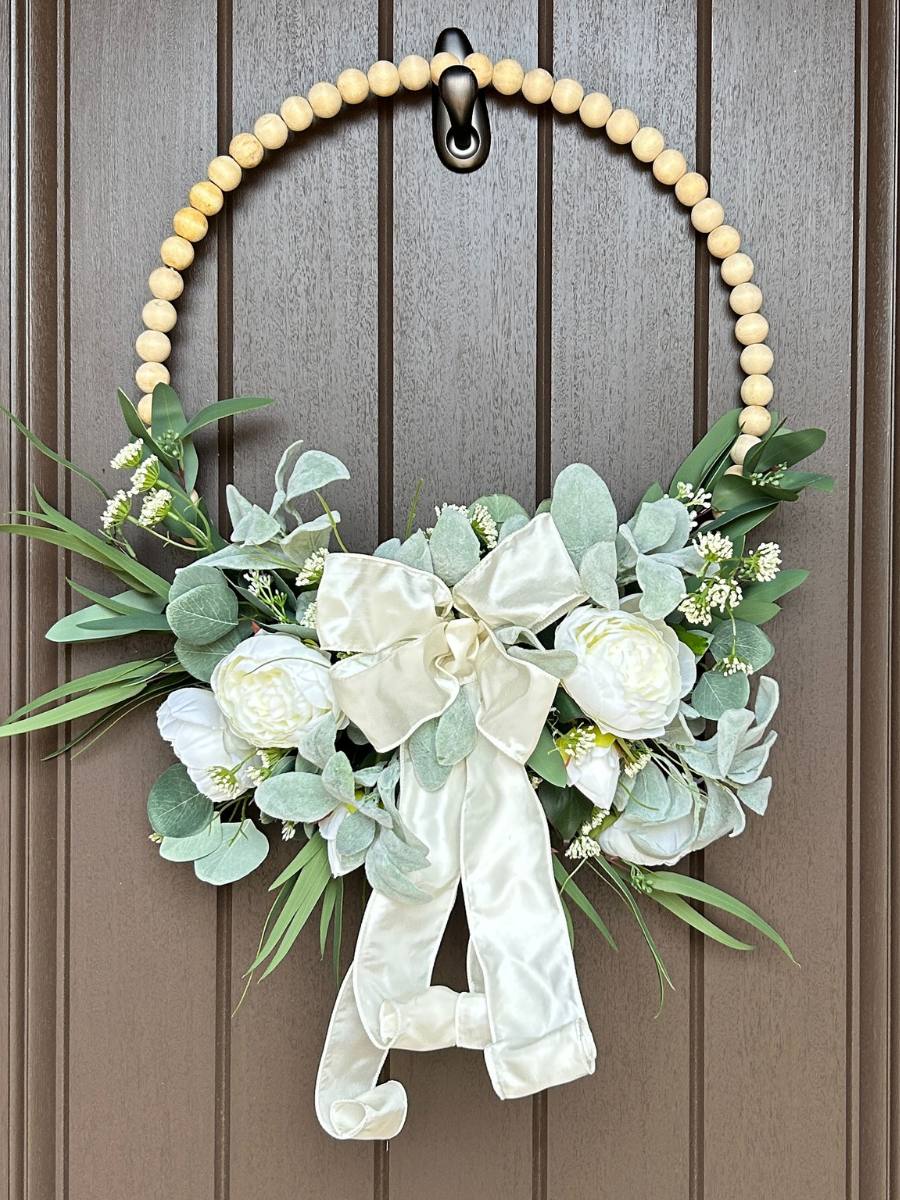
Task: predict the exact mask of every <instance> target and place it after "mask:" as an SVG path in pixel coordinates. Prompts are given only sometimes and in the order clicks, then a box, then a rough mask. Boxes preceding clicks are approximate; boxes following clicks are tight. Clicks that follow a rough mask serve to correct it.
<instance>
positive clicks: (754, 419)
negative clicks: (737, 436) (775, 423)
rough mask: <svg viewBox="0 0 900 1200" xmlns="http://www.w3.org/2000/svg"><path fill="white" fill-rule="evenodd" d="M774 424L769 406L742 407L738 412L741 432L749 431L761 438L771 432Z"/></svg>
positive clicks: (753, 435)
mask: <svg viewBox="0 0 900 1200" xmlns="http://www.w3.org/2000/svg"><path fill="white" fill-rule="evenodd" d="M771 424H772V414H771V413H770V412H769V410H768V409H767V408H760V407H755V408H742V409H741V411H740V413H738V425H739V426H740V427H741V433H749V434H750V435H751V436H752V437H758V438H761V437H762V436H763V434H764V433H768V432H769V428H770V426H771Z"/></svg>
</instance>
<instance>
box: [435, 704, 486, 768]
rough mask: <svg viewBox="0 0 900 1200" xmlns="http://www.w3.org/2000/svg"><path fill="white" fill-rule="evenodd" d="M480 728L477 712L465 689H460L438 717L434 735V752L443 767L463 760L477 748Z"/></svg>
mask: <svg viewBox="0 0 900 1200" xmlns="http://www.w3.org/2000/svg"><path fill="white" fill-rule="evenodd" d="M477 740H478V730H477V729H476V727H475V714H474V713H473V712H472V705H471V704H470V703H469V700H468V698H467V696H466V693H465V691H463V690H462V689H460V691H459V693H458V694H457V697H456V699H455V700H454V701H453V703H452V704H451V705H450V707H449V708H448V709H446V710H445V711H444V712H443V713H442V714H441V716H440V717H439V718H438V723H437V729H436V730H435V735H434V754H435V758H436V759H437V761H438V763H439V765H440V766H442V767H452V766H455V765H456V763H458V762H462V760H463V759H464V758H467V757H468V755H470V754H471V753H472V751H473V750H474V749H475V743H476V741H477Z"/></svg>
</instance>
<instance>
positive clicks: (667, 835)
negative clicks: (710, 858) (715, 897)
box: [597, 809, 700, 867]
mask: <svg viewBox="0 0 900 1200" xmlns="http://www.w3.org/2000/svg"><path fill="white" fill-rule="evenodd" d="M694 824H695V822H694V811H693V809H691V811H690V812H688V813H685V815H684V816H681V817H673V818H672V820H670V821H648V820H647V819H646V815H642V814H640V813H639V812H637V811H636V812H635V814H634V815H629V813H628V810H627V809H626V810H625V812H623V813H622V814H621V816H620V817H619V819H618V820H617V821H615V822H614V823H613V824H612V825H609V826H607V828H606V829H604V830H603V832H602V833H600V834H599V835H598V837H597V840H598V841H599V843H600V848H601V850H602V851H603V853H604V854H609V855H612V856H613V857H615V858H621V859H622V860H623V862H627V863H636V864H637V866H639V867H662V866H671V865H672V864H673V863H677V862H678V860H679V859H681V858H684V856H685V855H686V854H690V853H691V851H692V850H697V849H700V843H699V842H698V841H697V836H696V830H695V828H694Z"/></svg>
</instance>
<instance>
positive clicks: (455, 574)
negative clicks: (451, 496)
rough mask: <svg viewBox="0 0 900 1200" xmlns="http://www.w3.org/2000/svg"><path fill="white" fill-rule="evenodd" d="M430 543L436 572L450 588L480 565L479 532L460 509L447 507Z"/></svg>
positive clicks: (436, 524) (437, 523)
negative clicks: (476, 531) (477, 532)
mask: <svg viewBox="0 0 900 1200" xmlns="http://www.w3.org/2000/svg"><path fill="white" fill-rule="evenodd" d="M428 544H429V548H430V550H431V561H432V563H433V566H434V573H435V575H437V576H438V577H439V578H440V579H443V581H444V583H446V584H448V585H449V586H450V587H453V585H454V584H455V583H459V581H460V579H462V577H463V576H464V575H466V574H467V573H468V572H469V571H471V570H472V568H473V567H475V566H477V565H478V560H479V558H480V556H481V543H480V542H479V540H478V535H477V534H476V533H475V531H474V530H473V529H472V526H471V525H470V523H469V518H468V515H467V514H466V513H464V512H460V511H459V509H457V508H445V509H444V511H443V512H442V513H441V515H440V516H439V517H438V519H437V521H436V523H435V526H434V531H433V533H432V534H431V538H430V541H429V543H428Z"/></svg>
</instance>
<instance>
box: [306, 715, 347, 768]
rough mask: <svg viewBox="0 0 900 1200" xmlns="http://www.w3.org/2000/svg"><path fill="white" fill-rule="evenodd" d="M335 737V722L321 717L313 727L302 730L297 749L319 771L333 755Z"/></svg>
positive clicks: (331, 718) (328, 717) (330, 718)
mask: <svg viewBox="0 0 900 1200" xmlns="http://www.w3.org/2000/svg"><path fill="white" fill-rule="evenodd" d="M336 737H337V722H336V721H335V719H334V717H332V716H330V715H328V716H324V717H321V718H320V719H319V720H318V721H316V723H315V725H312V726H310V727H309V728H307V729H304V730H303V732H302V733H301V734H300V737H299V738H298V739H297V741H298V743H299V744H298V747H297V749H298V750H299V751H300V753H301V754H302V755H303V757H304V758H307V759H308V760H309V761H310V762H311V763H315V765H316V766H317V767H318V768H319V769H320V770H321V768H322V767H324V766H325V764H326V763H327V762H328V760H329V758H331V756H332V755H333V754H334V742H335V738H336Z"/></svg>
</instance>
